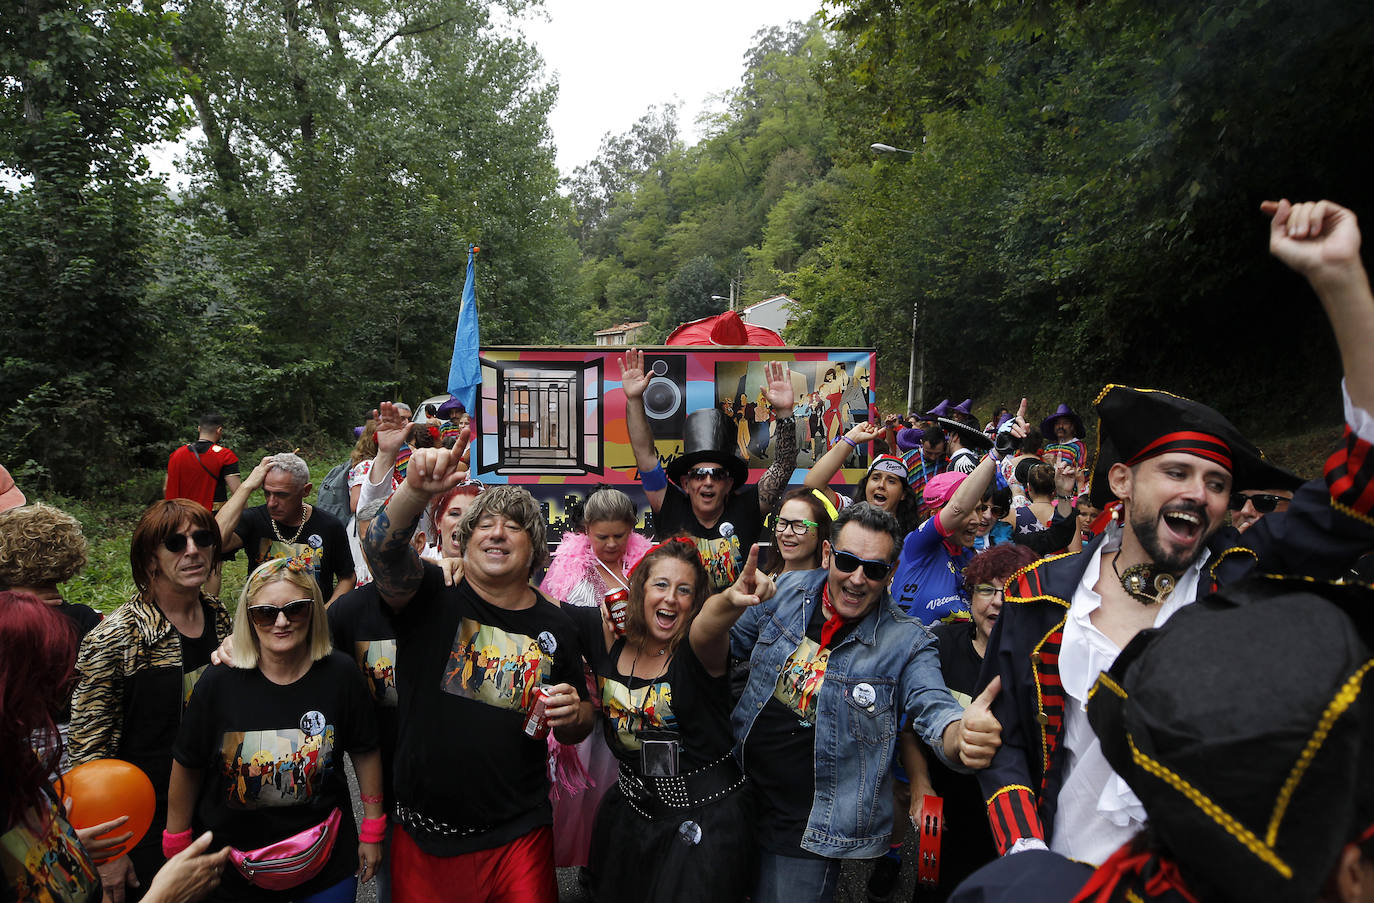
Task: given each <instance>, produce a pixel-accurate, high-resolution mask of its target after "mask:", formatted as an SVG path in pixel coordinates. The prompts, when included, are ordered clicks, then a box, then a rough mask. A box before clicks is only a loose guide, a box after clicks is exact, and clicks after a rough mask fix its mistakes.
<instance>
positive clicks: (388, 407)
mask: <svg viewBox="0 0 1374 903" xmlns="http://www.w3.org/2000/svg"><path fill="white" fill-rule="evenodd" d="M372 419H373V420H376V421H377V451H379V452H390V454H391V455H392V457H395V455H396V453H397V452H399V451H400V450H401V446H402V445H405V444H406V437H407V436H409V435H410V421H409V420H407V419H406V418H405V417H403V416H402V415H401V412H400V410H399V409H398V408H397V407H396V406H395V405H394V404H392V403H391V402H389V401H384V402H382V404H381V406H380V407H379V408H377V410H375V411H373V412H372Z"/></svg>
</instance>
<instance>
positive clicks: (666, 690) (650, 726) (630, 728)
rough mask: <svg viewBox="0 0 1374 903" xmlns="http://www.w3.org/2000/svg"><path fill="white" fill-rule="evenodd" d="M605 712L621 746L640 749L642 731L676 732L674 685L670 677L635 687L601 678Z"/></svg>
mask: <svg viewBox="0 0 1374 903" xmlns="http://www.w3.org/2000/svg"><path fill="white" fill-rule="evenodd" d="M597 683H598V685H599V687H600V690H601V711H602V714H604V715H605V716H606V719H607V720H608V721H610V723H611V727H612V729H613V730H614V731H615V736H616V739H617V740H619V741H620V745H621V746H623V747H625V748H626V749H629V750H636V749H639V737H638V736H637V734H638V732H639V731H645V730H649V731H675V730H677V717H676V716H675V715H673V687H672V685H671V684H669V683H668V681H666V680H661V681H658V682H657V683H652V684H648V685H647V686H643V687H640V688H639V689H638V690H631V689H630V688H629V687H627V686H625V685H624V684H623V683H621V682H620V681H618V680H610V679H608V678H605V677H598V678H597Z"/></svg>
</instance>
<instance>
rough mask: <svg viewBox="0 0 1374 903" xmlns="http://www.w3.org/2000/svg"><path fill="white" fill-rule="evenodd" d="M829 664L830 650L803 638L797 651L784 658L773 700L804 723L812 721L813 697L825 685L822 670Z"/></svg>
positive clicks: (813, 714)
mask: <svg viewBox="0 0 1374 903" xmlns="http://www.w3.org/2000/svg"><path fill="white" fill-rule="evenodd" d="M829 664H830V650H829V649H822V648H821V646H820V643H817V642H816V641H815V640H813V639H811V638H810V637H807V638H805V639H803V640H802V642H801V645H800V646H798V647H797V651H796V652H793V653H792V654H791V655H789V656H788V657H787V664H785V665H783V668H782V674H780V675H779V676H778V684H777V687H776V688H774V690H773V698H774V699H776V700H777V701H778V702H781V703H782V704H783V705H785V706H787V707H788V708H789V709H791V710H792V711H793V712H795V713H796V715H797V717H798V718H800V719H801V720H802V723H804V724H814V723H815V721H816V697H817V696H818V694H819V693H820V691H821V684H822V683H824V682H825V669H826V668H827V667H828V666H829Z"/></svg>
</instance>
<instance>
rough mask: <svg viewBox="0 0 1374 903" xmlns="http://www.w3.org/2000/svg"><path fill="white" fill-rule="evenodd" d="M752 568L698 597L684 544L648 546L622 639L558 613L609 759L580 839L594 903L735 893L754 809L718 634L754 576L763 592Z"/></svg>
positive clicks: (701, 583) (746, 870)
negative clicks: (586, 669) (588, 837)
mask: <svg viewBox="0 0 1374 903" xmlns="http://www.w3.org/2000/svg"><path fill="white" fill-rule="evenodd" d="M757 561H758V554H757V551H755V550H751V552H750V555H749V560H748V562H747V563H746V564H745V566H744V568H743V571H742V574H741V577H740V579H739V580H738V581H736V583H735V584H733V585H732V586H730V587H729V588H727V589H726V590H725V591H723V592H720V593H717V594H716V595H713V596H711V597H710V598H709V599H708V598H707V593H708V592H709V587H710V577H709V575H708V574H707V572H706V569H705V568H704V567H703V566H702V563H701V559H700V557H699V556H698V553H697V548H696V544H695V543H694V542H693V541H692V540H690V539H687V538H686V537H678V538H675V539H670V540H668V541H666V542H662V543H660V544H658V545H657V546H654V547H653V548H652V549H650V550H649V552H648V553H647V554H646V555H645V556H644V557H643V559H641V560H640V562H639V564H638V565H636V566H635V568H634V570H633V571H632V572H631V574H630V606H629V610H628V617H627V619H626V624H625V635H624V636H623V637H620V636H617V635H616V632H615V630H614V629H613V627H612V625H611V623H610V622H609V621H608V620H606V619H604V618H601V617H598V616H597V615H596V614H594V613H593V611H592V610H591V609H586V608H573V609H565V611H568V613H569V614H570V615H571V616H572V617H573V620H574V623H576V624H577V626H578V632H579V634H580V636H581V638H582V648H583V650H584V651H585V653H586V657H587V660H588V663H589V664H590V665H591V668H592V670H593V672H594V673H595V675H596V679H597V685H598V687H599V689H600V697H601V711H602V713H603V715H605V721H604V724H605V735H606V742H607V744H609V746H610V747H611V751H612V752H613V753H614V754H615V756H616V758H617V759H618V760H619V761H620V777H619V781H618V782H617V783H616V784H615V785H614V786H613V787H612V788H611V789H610V790H609V791H608V792H607V794H606V797H605V799H604V800H603V801H602V804H601V808H600V810H599V811H598V813H597V817H596V827H595V830H594V832H593V836H592V847H591V861H590V872H591V879H592V883H593V892H594V893H593V895H594V897H595V899H596V900H597V901H598V903H618V901H627V903H628V901H635V903H638V901H641V900H643V901H669V900H725V901H729V900H739V899H742V897H743V895H744V892H745V890H746V889H747V886H748V881H749V876H750V873H751V871H752V859H753V851H754V847H755V844H754V838H753V836H752V834H751V826H752V824H753V818H752V806H751V801H750V799H749V798H748V793H747V788H746V785H745V782H744V777H743V775H742V774H741V773H740V770H739V766H738V765H737V764H736V762H735V759H734V757H733V756H732V755H731V753H730V750H731V747H732V746H733V744H734V741H733V737H732V735H731V732H730V708H731V700H730V687H729V682H728V680H727V678H726V665H727V661H726V660H727V657H728V653H729V645H730V627H731V626H732V625H733V624H734V623H735V621H736V620H737V619H738V617H739V614H740V612H741V611H742V610H743V607H744V606H746V605H748V604H752V601H757V598H758V597H757V596H751V595H750V593H752V592H753V589H752V587H754V586H755V581H758V582H759V583H762V584H764V585H766V586H767V587H771V585H772V584H771V581H768V579H767V578H766V577H762V576H760V575H758V573H757ZM743 587H749V588H750V589H749V591H748V592H745V591H744V589H742V588H743ZM751 600H752V601H751Z"/></svg>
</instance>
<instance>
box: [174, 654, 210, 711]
mask: <svg viewBox="0 0 1374 903" xmlns="http://www.w3.org/2000/svg"><path fill="white" fill-rule="evenodd" d="M208 667H210V663H209V662H206V663H205V664H203V665H201V666H200V667H199V668H197V669H196V670H194V671H185V672H183V673H182V675H181V707H182V708H183V709H184V708H186V703H188V702H190V701H191V691H192V690H194V689H195V688H196V681H198V680H200V676H201V675H202V674H204V673H205V669H206V668H208Z"/></svg>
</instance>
